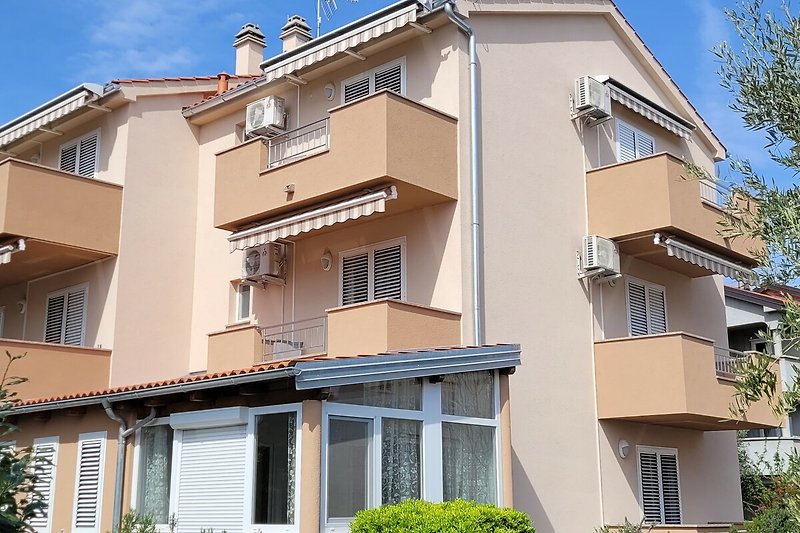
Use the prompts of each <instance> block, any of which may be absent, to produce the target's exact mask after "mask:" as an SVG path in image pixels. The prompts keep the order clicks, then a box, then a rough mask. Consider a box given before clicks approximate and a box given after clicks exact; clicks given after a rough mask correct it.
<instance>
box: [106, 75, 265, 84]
mask: <svg viewBox="0 0 800 533" xmlns="http://www.w3.org/2000/svg"><path fill="white" fill-rule="evenodd" d="M259 76H260V75H259V74H238V75H235V74H230V75H229V79H231V80H236V79H248V80H249V79H252V78H258V77H259ZM217 79H219V75H216V74H215V75H213V76H172V77H168V78H130V79H119V80H111V83H118V84H132V83H151V82H155V83H158V82H165V81H211V80H217Z"/></svg>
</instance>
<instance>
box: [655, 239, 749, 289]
mask: <svg viewBox="0 0 800 533" xmlns="http://www.w3.org/2000/svg"><path fill="white" fill-rule="evenodd" d="M654 242H655V243H656V244H658V245H661V246H663V247H664V248H666V249H667V255H669V256H670V257H677V258H678V259H682V260H683V261H686V262H687V263H691V264H693V265H697V266H699V267H702V268H705V269H706V270H710V271H711V272H714V273H715V274H722V275H723V276H725V277H728V278H733V279H735V280H738V281H741V282H742V283H747V284H751V283H753V282H754V281H755V280H756V275H755V273H754V272H753V271H752V270H750V269H749V268H745V267H743V266H740V265H737V264H736V263H732V262H731V261H728V260H727V259H723V258H722V257H720V256H718V255H716V254H714V253H711V252H709V251H707V250H703V249H701V248H697V247H695V246H692V245H691V244H688V243H686V242H684V241H681V240H679V239H676V238H675V237H672V236H665V235H662V234H660V233H656V235H655V238H654Z"/></svg>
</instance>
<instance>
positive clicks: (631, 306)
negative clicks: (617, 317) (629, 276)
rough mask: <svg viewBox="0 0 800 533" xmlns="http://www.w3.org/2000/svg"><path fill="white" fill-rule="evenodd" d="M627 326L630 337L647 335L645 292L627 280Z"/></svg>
mask: <svg viewBox="0 0 800 533" xmlns="http://www.w3.org/2000/svg"><path fill="white" fill-rule="evenodd" d="M628 325H629V329H630V334H631V335H647V334H648V332H649V330H648V327H647V290H646V289H645V286H644V285H642V284H640V283H637V282H635V281H631V280H628Z"/></svg>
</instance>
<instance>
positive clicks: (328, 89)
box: [323, 82, 336, 101]
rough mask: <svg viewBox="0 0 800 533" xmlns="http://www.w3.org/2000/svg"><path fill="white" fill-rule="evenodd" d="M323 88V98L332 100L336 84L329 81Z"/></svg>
mask: <svg viewBox="0 0 800 533" xmlns="http://www.w3.org/2000/svg"><path fill="white" fill-rule="evenodd" d="M323 90H324V91H325V98H327V99H328V100H329V101H330V100H333V97H334V96H336V86H335V85H334V84H333V83H331V82H328V83H326V84H325V89H323Z"/></svg>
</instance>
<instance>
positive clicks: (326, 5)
mask: <svg viewBox="0 0 800 533" xmlns="http://www.w3.org/2000/svg"><path fill="white" fill-rule="evenodd" d="M348 1H349V2H350V3H351V4H355V3H357V2H358V0H348ZM338 8H339V6H337V5H336V0H317V37H319V36H320V33H321V32H322V17H323V16H324V17H325V19H326V20H328V21H330V20H331V19H332V18H333V15H334V13H336V10H337V9H338Z"/></svg>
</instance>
